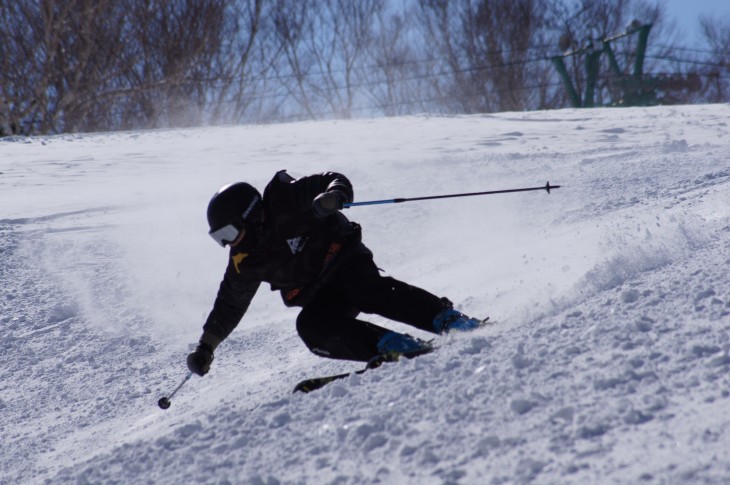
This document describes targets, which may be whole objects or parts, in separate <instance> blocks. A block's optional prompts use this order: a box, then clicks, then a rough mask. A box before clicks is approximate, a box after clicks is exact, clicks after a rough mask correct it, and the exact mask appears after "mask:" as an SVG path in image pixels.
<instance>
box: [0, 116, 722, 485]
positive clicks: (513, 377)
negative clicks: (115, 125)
mask: <svg viewBox="0 0 730 485" xmlns="http://www.w3.org/2000/svg"><path fill="white" fill-rule="evenodd" d="M728 115H730V109H729V107H728V106H727V105H708V106H685V107H657V108H650V109H602V110H563V111H552V112H533V113H504V114H498V115H488V116H468V117H455V118H451V117H448V118H447V117H427V116H419V117H407V118H390V119H378V120H357V121H347V122H317V123H313V122H312V123H296V124H284V125H269V126H243V127H222V128H215V129H213V128H209V129H197V130H184V131H154V132H134V133H114V134H90V135H66V136H56V137H48V138H18V139H3V140H2V141H0V211H1V212H0V329H2V331H1V332H0V362H2V363H3V365H2V371H0V436H1V437H2V438H1V443H2V451H1V452H0V483H3V484H6V483H7V484H11V483H13V484H15V483H28V484H31V483H32V484H35V483H53V484H56V483H135V484H136V483H198V482H200V483H221V484H223V483H246V484H248V483H251V484H279V483H281V484H284V483H286V484H289V483H296V484H299V483H338V484H346V483H348V484H349V483H352V484H355V483H421V484H431V483H434V484H440V483H464V484H481V483H527V482H534V483H692V484H694V483H728V482H730V377H729V376H728V369H729V367H730V355H729V354H730V338H729V332H728V330H729V328H730V277H729V276H728V274H729V273H730V250H729V249H730V210H729V206H730V128H729V127H728V124H727V123H728V121H727V120H728ZM282 168H286V169H288V170H289V172H290V173H291V174H292V175H294V176H302V175H306V174H309V173H313V172H318V171H322V170H337V171H341V172H343V173H345V174H347V175H348V176H349V177H350V178H351V180H352V181H353V183H354V185H355V195H356V199H357V200H370V199H384V198H392V197H413V196H420V195H435V194H442V193H453V192H471V191H482V190H493V189H503V188H517V187H524V186H539V185H544V184H545V182H546V181H548V180H549V181H550V182H551V183H553V184H560V185H562V188H561V189H559V190H556V191H554V192H553V193H552V194H550V195H548V194H546V193H544V192H530V193H523V194H509V195H499V196H489V197H474V198H465V199H448V200H441V201H428V202H414V203H406V204H397V205H384V206H370V207H357V208H352V209H349V210H348V212H347V215H348V216H349V217H350V218H352V219H354V220H357V221H358V222H360V223H362V225H363V227H364V239H365V242H366V243H367V244H368V245H369V246H370V247H371V248H372V249H373V251H374V252H375V255H376V262H377V263H378V264H379V266H380V267H382V268H384V269H385V270H386V271H387V272H388V273H389V274H392V275H393V276H395V277H398V278H400V279H403V280H406V281H408V282H411V283H414V284H417V285H419V286H422V287H424V288H427V289H429V290H430V291H432V292H434V293H436V294H438V295H444V296H448V297H449V298H450V299H452V300H453V301H455V302H457V304H458V306H459V308H460V309H462V310H463V311H464V312H466V313H468V314H472V315H475V316H484V315H489V316H491V317H492V319H494V320H495V321H497V322H498V323H497V324H495V325H492V326H490V327H487V328H485V329H482V330H480V331H477V332H474V333H472V334H467V335H458V336H450V337H444V338H440V339H439V340H438V343H439V344H440V345H441V347H442V348H441V349H440V350H439V351H438V352H436V353H434V354H431V355H427V356H423V357H421V358H418V359H415V360H412V361H404V362H399V363H395V364H390V365H387V366H384V367H382V368H380V369H378V370H376V371H373V372H368V373H366V374H364V375H362V376H357V377H352V378H349V379H346V380H344V381H340V382H338V383H335V384H332V385H330V386H328V387H327V388H325V389H322V390H321V391H318V392H315V393H312V394H310V395H292V394H291V389H292V387H293V386H294V385H295V384H296V383H297V382H298V381H299V380H301V379H303V378H306V377H313V376H317V375H320V374H328V373H331V372H341V371H344V370H351V369H356V368H359V365H358V364H355V363H348V362H336V361H327V360H324V359H320V358H318V357H316V356H314V355H312V354H310V353H309V352H308V351H307V350H306V348H305V347H304V345H303V344H302V343H301V342H300V341H299V339H298V337H297V335H296V332H295V329H294V324H293V322H294V319H295V318H296V314H297V313H296V310H295V309H287V308H284V307H283V305H281V304H280V302H279V297H278V295H277V294H275V293H272V292H269V291H268V290H267V289H265V288H263V287H262V289H261V290H260V292H259V294H258V295H257V296H256V298H255V299H254V302H253V304H252V306H251V309H250V311H249V313H248V314H247V315H246V316H245V317H244V320H243V322H242V323H241V325H240V326H239V328H238V329H237V330H236V331H235V332H234V333H233V334H232V335H231V337H230V338H229V339H228V340H227V341H226V342H225V343H224V344H223V345H222V346H221V347H220V348H219V350H218V351H217V352H216V361H215V363H214V366H213V369H212V371H211V373H210V374H209V375H208V376H206V377H205V378H202V379H201V378H198V377H194V378H193V379H191V380H190V381H189V382H188V383H186V384H185V386H183V388H182V389H181V390H180V391H179V393H178V394H177V395H175V396H174V397H173V399H172V407H171V408H170V409H169V410H167V411H163V410H160V409H159V408H158V407H157V405H156V403H157V400H158V399H159V398H160V397H162V396H164V395H167V394H168V393H169V392H171V391H172V389H174V388H175V387H176V386H177V385H178V384H179V383H180V382H181V380H182V379H183V377H184V376H185V373H186V370H187V369H186V367H185V364H184V359H185V356H186V354H187V353H188V352H189V350H190V349H191V348H192V346H193V344H194V343H195V342H196V341H197V338H198V337H199V335H200V328H201V325H202V322H203V321H204V319H205V317H206V315H207V312H208V311H209V309H210V305H211V304H212V301H213V298H214V296H215V292H216V290H217V286H218V283H219V279H220V277H221V275H222V272H223V269H224V266H225V264H226V252H225V251H223V250H221V249H220V248H218V247H217V246H216V245H215V244H214V243H213V242H212V241H211V240H210V239H209V237H208V236H207V234H206V232H207V227H206V222H205V215H204V213H205V207H206V205H207V201H208V199H209V197H210V196H211V195H212V194H213V192H215V190H216V189H217V188H218V187H219V186H221V185H223V184H225V183H228V182H231V181H235V180H247V181H249V182H251V183H253V184H255V185H257V186H259V187H263V185H264V184H265V183H266V182H267V181H268V180H269V179H270V178H271V176H272V175H273V174H274V172H275V171H277V170H279V169H282ZM370 318H371V320H372V321H375V322H378V323H380V324H383V325H386V326H390V327H391V328H394V329H398V330H402V331H409V332H410V333H412V334H415V335H418V336H421V337H427V335H425V334H420V333H419V332H418V331H417V330H414V329H410V328H406V327H404V326H402V325H398V324H393V323H389V322H387V321H384V320H383V319H381V318H379V317H375V316H372V317H370Z"/></svg>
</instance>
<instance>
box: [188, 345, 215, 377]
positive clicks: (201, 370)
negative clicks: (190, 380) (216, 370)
mask: <svg viewBox="0 0 730 485" xmlns="http://www.w3.org/2000/svg"><path fill="white" fill-rule="evenodd" d="M212 363H213V347H211V346H210V345H208V344H206V343H203V342H200V343H199V344H198V346H197V347H196V348H195V350H194V351H193V352H191V353H190V355H188V369H190V372H192V373H194V374H198V375H199V376H201V377H202V376H204V375H205V374H207V373H208V371H209V370H210V364H212Z"/></svg>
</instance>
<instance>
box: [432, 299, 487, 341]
mask: <svg viewBox="0 0 730 485" xmlns="http://www.w3.org/2000/svg"><path fill="white" fill-rule="evenodd" d="M443 302H444V308H443V310H441V311H440V312H439V313H438V314H437V315H436V317H435V318H434V319H433V328H434V330H436V333H439V334H445V333H449V332H451V331H452V330H455V331H457V332H468V331H470V330H475V329H477V328H479V327H481V326H482V325H484V323H485V322H486V321H487V320H489V318H485V319H484V320H479V319H478V318H471V317H468V316H466V315H464V314H463V313H461V312H460V311H457V310H454V307H453V304H452V303H451V302H450V301H449V300H447V299H445V298H444V299H443Z"/></svg>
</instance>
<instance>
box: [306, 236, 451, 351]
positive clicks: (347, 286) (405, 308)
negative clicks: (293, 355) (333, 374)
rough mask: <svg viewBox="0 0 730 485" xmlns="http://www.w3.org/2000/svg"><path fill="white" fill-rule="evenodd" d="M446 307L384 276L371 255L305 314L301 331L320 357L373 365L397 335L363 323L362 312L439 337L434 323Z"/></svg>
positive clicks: (344, 270) (350, 264)
mask: <svg viewBox="0 0 730 485" xmlns="http://www.w3.org/2000/svg"><path fill="white" fill-rule="evenodd" d="M446 301H448V300H446ZM444 306H445V303H444V301H443V300H442V299H441V298H439V297H437V296H435V295H432V294H431V293H429V292H427V291H425V290H422V289H421V288H417V287H415V286H411V285H409V284H407V283H404V282H402V281H398V280H397V279H395V278H390V277H384V276H381V274H380V272H379V270H378V267H377V266H376V265H375V263H374V262H373V257H372V254H371V253H370V252H369V251H368V252H367V253H365V254H363V253H360V254H356V255H353V256H352V257H351V258H350V259H349V260H348V261H347V262H346V263H345V264H344V265H343V266H342V267H340V268H339V269H338V271H337V273H336V274H334V275H332V279H330V280H329V281H328V282H327V284H326V285H325V286H323V287H322V288H321V289H320V290H319V291H318V292H317V294H316V296H315V297H314V298H313V299H312V301H311V302H309V303H308V304H307V305H306V306H305V307H304V308H303V309H302V311H301V312H300V313H299V316H298V317H297V332H298V333H299V336H300V337H301V338H302V340H303V341H304V343H305V344H306V345H307V347H309V349H310V350H311V351H312V352H314V353H315V354H317V355H321V356H323V357H329V358H331V359H344V360H356V361H363V362H367V361H369V360H370V359H371V358H373V357H375V356H377V355H378V350H377V343H378V341H379V340H380V339H381V337H382V336H383V335H385V334H386V333H388V332H391V330H388V329H385V328H383V327H379V326H378V325H374V324H372V323H369V322H365V321H363V320H359V319H358V318H357V316H358V315H359V314H360V313H361V312H362V313H371V314H376V315H381V316H383V317H385V318H388V319H390V320H395V321H397V322H402V323H405V324H408V325H412V326H414V327H416V328H419V329H421V330H425V331H428V332H434V333H435V330H434V328H433V319H434V317H435V316H436V314H438V313H439V312H440V311H441V310H442V309H443V308H444Z"/></svg>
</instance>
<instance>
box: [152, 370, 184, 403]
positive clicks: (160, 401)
mask: <svg viewBox="0 0 730 485" xmlns="http://www.w3.org/2000/svg"><path fill="white" fill-rule="evenodd" d="M192 376H193V373H192V372H188V375H186V376H185V379H183V381H182V382H181V383H180V385H179V386H177V387H176V388H175V390H174V391H172V392H171V393H170V395H169V396H167V397H162V398H160V400H159V401H157V405H158V406H160V408H162V409H167V408H169V407H170V404H172V403H171V402H170V399H171V398H172V396H174V395H175V393H176V392H177V391H178V390H180V388H181V387H182V386H183V384H185V383H186V382H188V379H190V378H191V377H192Z"/></svg>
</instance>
